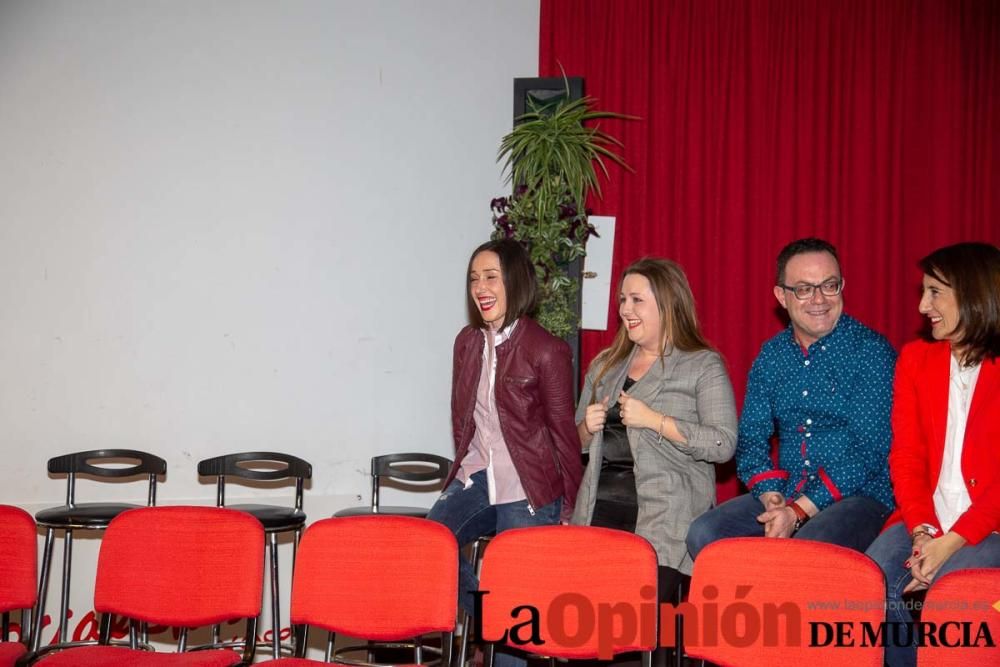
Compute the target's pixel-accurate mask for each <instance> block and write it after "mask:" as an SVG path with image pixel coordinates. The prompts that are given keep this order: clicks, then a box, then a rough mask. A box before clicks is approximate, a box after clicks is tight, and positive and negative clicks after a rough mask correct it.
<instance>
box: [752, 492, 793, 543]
mask: <svg viewBox="0 0 1000 667" xmlns="http://www.w3.org/2000/svg"><path fill="white" fill-rule="evenodd" d="M760 501H761V502H762V503H763V504H764V511H763V512H761V513H760V514H758V515H757V522H758V523H762V524H764V537H791V536H792V533H793V532H795V518H796V517H795V512H793V511H792V509H791V508H790V507H788V505H787V504H785V497H784V496H783V495H781V494H780V493H777V492H774V491H770V492H768V493H765V494H764V495H762V496H761V497H760Z"/></svg>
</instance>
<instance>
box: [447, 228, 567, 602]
mask: <svg viewBox="0 0 1000 667" xmlns="http://www.w3.org/2000/svg"><path fill="white" fill-rule="evenodd" d="M468 281H469V283H468V284H469V289H468V292H467V299H468V306H469V318H470V320H471V322H472V324H471V325H470V326H467V327H465V328H464V329H462V330H461V331H460V332H459V333H458V336H457V337H456V338H455V356H454V365H453V367H452V387H451V421H452V435H453V437H454V439H455V450H456V455H455V465H454V467H453V468H452V470H451V474H450V475H449V477H448V479H447V481H446V482H445V489H444V492H443V493H442V494H441V497H440V498H438V501H437V502H436V503H435V504H434V506H433V507H432V508H431V510H430V513H429V514H428V518H430V519H433V520H435V521H438V522H440V523H443V524H444V525H446V526H448V528H450V529H451V530H452V532H454V533H455V537H456V538H457V539H458V543H459V545H465V544H468V543H470V542H473V541H474V540H476V539H477V538H479V537H482V536H484V535H489V534H492V533H493V532H498V533H499V532H501V531H503V530H506V529H508V528H519V527H524V526H538V525H545V524H554V523H558V522H559V520H560V519H564V520H568V518H569V517H570V516H571V515H572V513H573V506H574V503H575V501H576V492H577V488H578V487H579V486H580V478H581V477H582V475H583V466H582V464H581V458H580V444H579V438H578V436H577V432H576V423H575V421H574V418H573V364H572V355H571V353H570V349H569V346H568V345H567V344H566V343H565V342H564V341H562V340H559V339H558V338H556V337H554V336H553V335H552V334H550V333H548V332H547V331H545V330H544V329H542V327H541V326H539V325H538V324H537V323H536V322H535V321H534V320H532V319H530V317H528V315H529V313H531V312H532V310H533V309H534V307H535V303H536V294H537V283H536V280H535V268H534V266H533V265H532V263H531V259H530V258H529V257H528V253H527V252H526V251H525V249H524V248H523V247H521V245H520V244H519V243H518V242H516V241H513V240H506V239H505V240H500V241H490V242H488V243H484V244H483V245H481V246H479V247H478V248H476V250H475V252H473V253H472V258H471V259H470V260H469V272H468ZM460 570H461V571H460V575H459V577H460V580H459V596H460V597H459V601H460V603H461V604H462V606H463V607H464V608H465V609H466V610H467V611H469V612H470V613H471V612H472V596H470V595H469V594H468V593H469V591H471V590H476V589H477V587H478V582H477V580H476V578H475V575H474V573H473V569H472V565H471V564H470V563H469V562H467V561H466V560H465V559H464V558H462V559H461V562H460Z"/></svg>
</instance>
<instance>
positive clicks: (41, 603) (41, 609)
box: [31, 528, 55, 651]
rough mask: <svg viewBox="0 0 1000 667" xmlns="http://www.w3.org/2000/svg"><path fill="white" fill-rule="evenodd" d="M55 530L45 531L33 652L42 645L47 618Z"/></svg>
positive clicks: (32, 641) (32, 633) (32, 644)
mask: <svg viewBox="0 0 1000 667" xmlns="http://www.w3.org/2000/svg"><path fill="white" fill-rule="evenodd" d="M54 537H55V529H54V528H49V529H47V530H46V531H45V548H44V549H43V550H42V571H41V573H40V577H39V580H38V602H37V609H36V611H35V618H34V621H35V627H34V629H32V631H31V650H32V651H37V650H38V649H39V648H40V647H41V644H42V618H43V617H44V616H45V596H46V594H47V593H48V592H49V572H50V571H51V570H52V543H53V541H54Z"/></svg>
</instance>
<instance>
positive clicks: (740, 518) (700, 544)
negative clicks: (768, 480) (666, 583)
mask: <svg viewBox="0 0 1000 667" xmlns="http://www.w3.org/2000/svg"><path fill="white" fill-rule="evenodd" d="M763 511H764V505H763V504H762V503H761V502H760V500H758V499H757V498H754V497H753V495H751V494H749V493H747V494H745V495H742V496H739V497H737V498H733V499H732V500H727V501H726V502H724V503H722V504H721V505H719V506H718V507H716V508H715V509H711V510H709V511H707V512H705V513H704V514H702V515H701V516H700V517H698V518H697V519H695V520H694V521H693V522H692V523H691V527H690V528H688V534H687V548H688V553H690V554H691V557H692V558H697V557H698V554H699V553H700V552H701V550H702V549H704V548H705V547H706V546H708V545H709V544H710V543H712V542H714V541H716V540H721V539H722V538H724V537H763V535H764V526H763V525H762V524H760V523H757V516H758V515H759V514H761V513H762V512H763ZM889 514H890V512H889V508H888V507H886V506H885V505H883V504H882V503H880V502H878V501H877V500H872V499H871V498H867V497H865V496H850V497H848V498H844V499H843V500H841V501H840V502H836V503H834V504H832V505H830V506H829V507H827V508H826V509H824V510H823V511H821V512H820V513H819V514H817V515H816V516H814V517H813V518H811V519H809V521H807V522H806V523H805V524H804V525H803V526H802V528H800V529H799V530H798V531H797V532H796V533H795V534H794V535H793V537H794V538H797V539H802V540H813V541H815V542H828V543H830V544H839V545H840V546H842V547H847V548H849V549H854V550H855V551H864V550H865V549H867V548H868V546H869V545H870V544H871V543H872V541H873V540H874V539H875V538H876V537H877V536H878V533H879V531H880V530H881V529H882V525H883V524H885V521H886V519H888V518H889ZM903 560H905V559H903ZM900 562H902V561H900Z"/></svg>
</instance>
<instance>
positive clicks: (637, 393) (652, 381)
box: [608, 343, 677, 405]
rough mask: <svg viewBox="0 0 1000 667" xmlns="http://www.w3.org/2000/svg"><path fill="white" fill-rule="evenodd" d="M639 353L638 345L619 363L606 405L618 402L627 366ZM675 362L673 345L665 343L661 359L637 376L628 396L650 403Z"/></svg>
mask: <svg viewBox="0 0 1000 667" xmlns="http://www.w3.org/2000/svg"><path fill="white" fill-rule="evenodd" d="M638 353H639V348H638V346H635V347H633V348H632V352H631V354H629V355H628V358H627V359H625V362H624V363H623V364H622V365H621V368H620V369H619V370H618V373H617V374H616V376H615V383H614V385H613V387H614V395H613V396H612V397H611V399H612V400H611V402H610V403H608V405H614V404H615V403H617V402H618V395H619V393H620V392H621V390H622V387H623V386H624V385H625V377H626V376H627V375H628V369H629V366H631V365H632V360H633V359H634V358H635V355H637V354H638ZM676 363H677V351H676V350H675V349H674V347H673V345H671V344H670V343H667V350H666V354H665V355H664V356H663V357H662V363H661V360H656V361H654V362H653V365H652V366H650V367H649V370H648V371H646V374H645V375H643V376H642V377H641V378H639V381H638V382H636V383H635V384H634V385H632V388H631V389H629V392H628V393H629V396H631V397H632V398H638V399H639V400H640V401H642V402H643V403H645V404H646V405H650V404H651V403H652V402H653V401H655V400H656V398H657V397H658V396H659V394H660V391H661V390H662V389H663V381H664V380H665V379H666V378H668V377H670V374H671V372H672V369H673V367H674V366H675V365H676Z"/></svg>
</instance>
